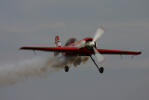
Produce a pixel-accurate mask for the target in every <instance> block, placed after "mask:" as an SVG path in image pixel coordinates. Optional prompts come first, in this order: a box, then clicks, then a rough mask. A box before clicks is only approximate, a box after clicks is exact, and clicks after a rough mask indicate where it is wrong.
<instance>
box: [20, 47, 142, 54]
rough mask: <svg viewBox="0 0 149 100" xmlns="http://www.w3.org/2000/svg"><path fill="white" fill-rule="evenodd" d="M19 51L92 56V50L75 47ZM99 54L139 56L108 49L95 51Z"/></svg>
mask: <svg viewBox="0 0 149 100" xmlns="http://www.w3.org/2000/svg"><path fill="white" fill-rule="evenodd" d="M20 49H21V50H38V51H48V52H49V51H51V52H63V53H67V54H70V55H77V54H78V55H81V56H89V55H92V54H94V51H93V50H92V49H87V48H85V47H83V48H77V47H21V48H20ZM97 51H99V52H100V53H101V54H113V55H115V54H119V55H139V54H141V52H140V51H124V50H110V49H97Z"/></svg>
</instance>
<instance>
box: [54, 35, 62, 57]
mask: <svg viewBox="0 0 149 100" xmlns="http://www.w3.org/2000/svg"><path fill="white" fill-rule="evenodd" d="M55 45H56V47H61V46H62V45H61V41H60V37H59V36H58V35H57V36H55ZM58 54H59V52H54V56H57V55H58Z"/></svg>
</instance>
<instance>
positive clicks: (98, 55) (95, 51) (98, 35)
mask: <svg viewBox="0 0 149 100" xmlns="http://www.w3.org/2000/svg"><path fill="white" fill-rule="evenodd" d="M103 33H104V29H103V27H100V28H98V29H97V31H96V34H95V36H94V38H93V41H91V42H90V46H92V47H93V50H94V54H95V57H96V58H97V61H98V62H99V63H100V64H101V63H102V62H103V61H104V57H103V56H102V55H101V53H100V52H99V51H98V50H97V49H96V43H95V42H96V41H97V40H98V39H99V38H100V37H101V36H102V35H103ZM90 57H91V59H92V61H93V62H94V64H95V65H96V67H97V68H98V71H99V72H100V73H103V71H104V68H103V67H102V66H101V67H100V68H99V67H98V65H97V64H96V62H95V60H94V59H93V58H92V56H90Z"/></svg>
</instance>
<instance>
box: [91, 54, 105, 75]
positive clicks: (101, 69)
mask: <svg viewBox="0 0 149 100" xmlns="http://www.w3.org/2000/svg"><path fill="white" fill-rule="evenodd" d="M90 57H91V59H92V61H93V62H94V64H95V66H96V67H97V69H98V71H99V72H100V73H103V72H104V68H103V67H100V68H99V67H98V65H97V64H96V62H95V60H94V59H93V57H92V56H90Z"/></svg>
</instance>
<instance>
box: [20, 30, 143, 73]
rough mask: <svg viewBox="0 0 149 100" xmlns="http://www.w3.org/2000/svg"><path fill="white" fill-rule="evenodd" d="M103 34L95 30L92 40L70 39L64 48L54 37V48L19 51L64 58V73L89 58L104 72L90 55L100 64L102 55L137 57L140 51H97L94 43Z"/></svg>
mask: <svg viewBox="0 0 149 100" xmlns="http://www.w3.org/2000/svg"><path fill="white" fill-rule="evenodd" d="M103 33H104V29H103V27H100V28H98V29H97V31H96V34H95V36H94V38H92V37H87V38H84V39H82V40H80V41H77V40H76V39H75V38H71V39H69V40H68V41H67V43H66V44H65V46H62V45H61V42H60V37H59V36H56V37H55V44H56V47H29V46H25V47H21V48H20V49H21V50H39V51H48V52H54V56H55V57H56V56H58V55H60V54H61V56H62V57H64V58H65V62H66V63H65V65H64V70H65V72H68V71H69V67H70V65H74V66H77V65H80V63H82V62H83V63H85V62H86V61H87V60H88V59H89V57H90V58H91V60H92V61H93V62H94V64H95V66H96V67H97V69H98V70H99V72H100V73H103V72H104V68H103V67H102V66H100V67H99V66H98V65H97V63H96V62H95V60H94V59H93V57H92V55H95V56H96V58H97V61H98V62H99V63H100V65H101V63H102V62H103V61H104V57H103V56H102V54H113V55H115V54H116V55H118V54H119V55H139V54H141V52H140V51H124V50H110V49H99V48H97V47H96V41H97V39H99V38H100V37H101V36H102V34H103Z"/></svg>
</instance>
